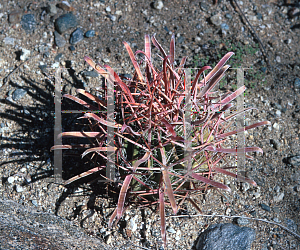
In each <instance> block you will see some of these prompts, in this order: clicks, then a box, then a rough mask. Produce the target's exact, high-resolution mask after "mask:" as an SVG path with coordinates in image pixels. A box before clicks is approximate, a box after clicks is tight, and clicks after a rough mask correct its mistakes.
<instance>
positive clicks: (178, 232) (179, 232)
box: [175, 230, 181, 240]
mask: <svg viewBox="0 0 300 250" xmlns="http://www.w3.org/2000/svg"><path fill="white" fill-rule="evenodd" d="M180 239H181V231H180V230H177V232H176V237H175V240H180Z"/></svg>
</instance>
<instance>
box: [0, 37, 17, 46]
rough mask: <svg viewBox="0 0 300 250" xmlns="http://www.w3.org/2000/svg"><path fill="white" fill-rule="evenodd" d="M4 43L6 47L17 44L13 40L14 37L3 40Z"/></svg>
mask: <svg viewBox="0 0 300 250" xmlns="http://www.w3.org/2000/svg"><path fill="white" fill-rule="evenodd" d="M3 42H4V43H5V44H6V45H14V44H15V39H14V38H12V37H5V38H4V39H3Z"/></svg>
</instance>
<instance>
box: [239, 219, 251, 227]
mask: <svg viewBox="0 0 300 250" xmlns="http://www.w3.org/2000/svg"><path fill="white" fill-rule="evenodd" d="M236 221H237V224H239V226H246V225H248V224H249V223H250V222H249V220H248V219H245V218H238V219H237V220H236Z"/></svg>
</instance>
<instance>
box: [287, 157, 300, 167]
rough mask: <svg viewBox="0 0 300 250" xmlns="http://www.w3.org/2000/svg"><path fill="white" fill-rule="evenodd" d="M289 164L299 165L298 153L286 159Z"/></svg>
mask: <svg viewBox="0 0 300 250" xmlns="http://www.w3.org/2000/svg"><path fill="white" fill-rule="evenodd" d="M288 162H289V164H291V165H292V166H293V167H299V166H300V155H296V156H292V157H291V158H289V159H288Z"/></svg>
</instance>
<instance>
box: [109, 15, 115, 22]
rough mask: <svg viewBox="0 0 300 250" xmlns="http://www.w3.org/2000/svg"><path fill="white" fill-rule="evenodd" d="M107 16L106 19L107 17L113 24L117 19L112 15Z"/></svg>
mask: <svg viewBox="0 0 300 250" xmlns="http://www.w3.org/2000/svg"><path fill="white" fill-rule="evenodd" d="M107 16H108V17H109V19H110V20H111V21H113V22H115V21H116V20H117V17H116V16H114V15H110V14H108V15H107Z"/></svg>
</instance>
